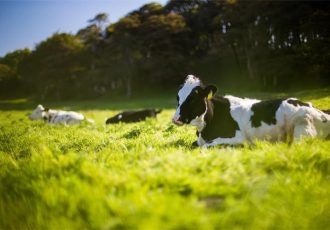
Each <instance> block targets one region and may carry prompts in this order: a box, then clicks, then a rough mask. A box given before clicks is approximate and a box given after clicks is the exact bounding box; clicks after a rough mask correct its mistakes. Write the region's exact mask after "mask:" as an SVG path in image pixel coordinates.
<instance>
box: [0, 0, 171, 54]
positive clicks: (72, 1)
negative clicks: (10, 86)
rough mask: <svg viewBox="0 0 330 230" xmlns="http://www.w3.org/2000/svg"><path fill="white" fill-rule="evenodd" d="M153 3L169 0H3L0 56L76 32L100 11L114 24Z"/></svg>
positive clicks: (0, 9)
mask: <svg viewBox="0 0 330 230" xmlns="http://www.w3.org/2000/svg"><path fill="white" fill-rule="evenodd" d="M149 2H158V3H161V4H162V5H164V4H166V2H167V0H0V57H2V56H4V55H5V54H6V53H8V52H12V51H14V50H17V49H23V48H30V49H34V47H35V45H36V44H38V43H40V42H41V41H43V40H45V39H46V38H48V37H50V36H51V35H52V34H54V33H55V32H66V33H73V34H75V33H76V32H77V31H78V30H79V29H82V28H84V27H86V26H87V25H88V22H87V21H88V19H92V18H94V16H95V15H97V14H98V13H108V15H109V21H110V22H111V23H113V22H116V21H118V20H119V19H120V18H121V17H123V16H125V15H126V14H127V13H129V12H131V11H132V10H136V9H138V8H140V7H141V6H143V5H144V4H146V3H149Z"/></svg>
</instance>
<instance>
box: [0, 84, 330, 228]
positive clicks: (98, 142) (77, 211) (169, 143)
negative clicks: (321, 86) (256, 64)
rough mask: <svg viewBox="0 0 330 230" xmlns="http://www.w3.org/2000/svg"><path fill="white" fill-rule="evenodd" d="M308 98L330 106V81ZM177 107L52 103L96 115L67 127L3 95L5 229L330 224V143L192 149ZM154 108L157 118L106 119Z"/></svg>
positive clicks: (165, 101)
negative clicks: (31, 116)
mask: <svg viewBox="0 0 330 230" xmlns="http://www.w3.org/2000/svg"><path fill="white" fill-rule="evenodd" d="M297 95H298V96H299V97H300V98H302V99H304V100H309V101H312V102H313V103H314V104H316V105H317V106H318V107H319V108H321V109H328V108H330V97H329V95H330V94H329V91H328V90H327V91H322V90H320V91H306V92H301V93H299V92H298V93H297ZM313 95H315V96H314V97H313ZM257 96H258V95H257ZM264 96H265V97H274V96H275V97H277V96H282V94H281V95H278V94H276V95H264ZM293 96H296V95H293ZM171 104H173V105H175V102H174V101H172V99H171V98H169V97H163V98H149V99H147V98H142V99H137V100H135V101H128V100H124V101H115V102H108V103H107V102H106V100H104V101H94V102H93V101H88V102H66V103H50V102H48V103H47V106H50V107H55V108H64V109H75V110H79V111H80V112H82V113H84V114H85V115H86V116H87V117H90V118H93V119H94V120H95V121H96V124H95V125H86V124H85V125H79V126H71V127H64V126H51V125H47V124H45V123H43V122H42V121H35V122H32V121H29V120H28V119H27V116H26V115H27V114H28V113H29V112H30V111H31V109H32V108H34V107H35V105H36V104H35V102H33V101H29V100H16V101H1V102H0V108H2V111H1V112H0V229H329V226H330V176H329V175H330V151H329V149H330V142H329V141H322V140H317V139H306V140H303V141H301V142H299V143H294V144H292V145H291V146H288V145H286V144H285V143H275V144H270V143H267V142H258V143H256V146H253V147H249V146H245V147H241V148H230V147H217V148H210V149H199V148H191V143H192V142H193V141H194V140H195V130H194V128H192V127H189V126H185V127H176V126H173V125H172V124H171V123H170V117H171V115H172V113H173V112H174V109H172V108H171ZM154 106H158V107H163V108H165V110H164V111H163V112H162V113H161V114H160V115H159V116H158V118H157V119H149V120H147V121H145V122H140V123H136V124H117V125H109V126H105V125H104V120H105V118H106V117H109V116H111V115H113V114H115V113H116V112H118V111H119V110H121V109H124V108H140V107H154Z"/></svg>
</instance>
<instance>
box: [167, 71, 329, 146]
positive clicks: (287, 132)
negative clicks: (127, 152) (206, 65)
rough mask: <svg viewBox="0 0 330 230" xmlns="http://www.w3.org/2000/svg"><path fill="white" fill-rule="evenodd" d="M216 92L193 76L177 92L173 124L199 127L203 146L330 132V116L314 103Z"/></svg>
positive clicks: (211, 86) (275, 139)
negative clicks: (218, 93)
mask: <svg viewBox="0 0 330 230" xmlns="http://www.w3.org/2000/svg"><path fill="white" fill-rule="evenodd" d="M216 91H217V88H216V87H215V86H213V85H208V86H204V85H203V83H202V82H201V80H200V79H199V78H197V77H195V76H192V75H189V76H188V77H187V78H186V80H185V83H184V85H183V86H182V88H181V89H180V90H179V92H178V95H177V101H178V105H177V109H176V112H175V114H174V116H173V123H174V124H176V125H183V124H191V125H193V126H196V127H197V130H198V132H197V135H198V139H197V144H198V145H199V146H205V147H208V146H215V145H219V144H224V145H239V144H243V143H245V142H248V143H251V142H253V140H255V139H260V140H269V141H291V140H293V139H300V138H301V137H304V136H306V137H320V138H327V137H328V136H329V134H330V115H329V114H327V113H325V112H322V111H320V110H318V109H316V108H314V107H313V106H312V105H311V104H310V103H304V102H301V101H299V100H298V99H295V98H288V99H274V100H266V101H260V100H255V99H247V98H239V97H234V96H219V97H214V94H215V93H216ZM326 112H328V111H326Z"/></svg>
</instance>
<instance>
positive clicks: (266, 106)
mask: <svg viewBox="0 0 330 230" xmlns="http://www.w3.org/2000/svg"><path fill="white" fill-rule="evenodd" d="M282 102H283V99H274V100H268V101H261V102H258V103H255V104H253V105H252V107H251V110H252V111H253V115H252V117H251V124H252V127H254V128H258V127H259V126H261V122H262V121H263V122H265V123H266V124H268V125H275V124H276V117H275V115H276V111H277V110H278V108H279V106H280V105H281V103H282Z"/></svg>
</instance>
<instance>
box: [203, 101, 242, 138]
mask: <svg viewBox="0 0 330 230" xmlns="http://www.w3.org/2000/svg"><path fill="white" fill-rule="evenodd" d="M205 122H206V126H205V128H204V129H203V130H202V133H201V134H202V138H203V139H204V140H205V141H206V142H210V141H212V140H214V139H216V138H218V137H220V138H232V137H235V134H236V131H237V130H239V126H238V124H237V122H236V121H235V120H234V119H233V117H232V116H231V114H230V102H229V100H228V99H226V98H224V97H217V98H215V99H212V100H211V101H208V103H207V113H206V115H205Z"/></svg>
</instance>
